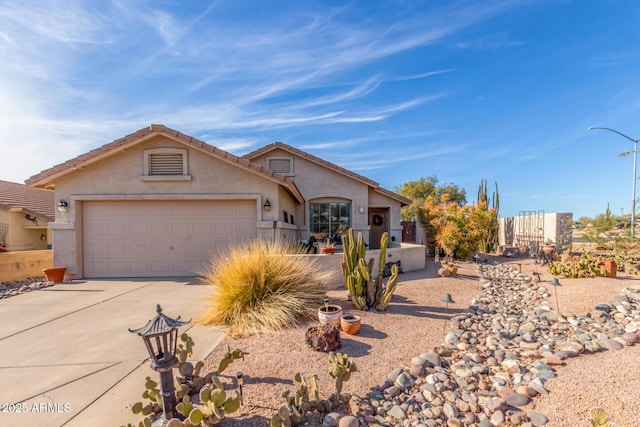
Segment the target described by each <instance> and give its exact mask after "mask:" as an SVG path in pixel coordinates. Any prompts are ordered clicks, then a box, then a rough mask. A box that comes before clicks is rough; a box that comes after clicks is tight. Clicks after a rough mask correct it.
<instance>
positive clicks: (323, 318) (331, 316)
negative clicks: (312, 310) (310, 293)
mask: <svg viewBox="0 0 640 427" xmlns="http://www.w3.org/2000/svg"><path fill="white" fill-rule="evenodd" d="M342 314H343V313H342V307H340V306H339V305H336V304H329V305H323V306H320V308H318V320H319V321H320V323H322V324H327V323H332V324H334V325H336V326H340V318H341V317H342Z"/></svg>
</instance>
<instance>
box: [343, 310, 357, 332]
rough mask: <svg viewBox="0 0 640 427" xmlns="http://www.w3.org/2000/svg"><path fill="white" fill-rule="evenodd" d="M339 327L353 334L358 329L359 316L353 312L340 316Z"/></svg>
mask: <svg viewBox="0 0 640 427" xmlns="http://www.w3.org/2000/svg"><path fill="white" fill-rule="evenodd" d="M340 327H341V328H342V330H343V331H344V332H345V333H347V334H349V335H355V334H357V333H358V331H359V330H360V316H356V315H355V314H345V315H343V316H342V317H341V318H340Z"/></svg>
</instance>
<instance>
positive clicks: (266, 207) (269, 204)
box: [262, 199, 271, 212]
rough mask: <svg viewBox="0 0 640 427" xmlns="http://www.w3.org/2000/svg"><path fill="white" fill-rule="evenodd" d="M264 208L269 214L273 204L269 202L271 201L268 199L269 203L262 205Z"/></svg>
mask: <svg viewBox="0 0 640 427" xmlns="http://www.w3.org/2000/svg"><path fill="white" fill-rule="evenodd" d="M262 208H263V209H264V211H265V212H269V211H270V210H271V202H270V201H269V199H267V201H266V202H264V205H262Z"/></svg>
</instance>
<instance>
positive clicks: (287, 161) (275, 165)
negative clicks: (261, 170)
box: [267, 157, 293, 175]
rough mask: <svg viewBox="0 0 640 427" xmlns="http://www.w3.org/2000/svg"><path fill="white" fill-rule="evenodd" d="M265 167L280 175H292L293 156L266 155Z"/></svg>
mask: <svg viewBox="0 0 640 427" xmlns="http://www.w3.org/2000/svg"><path fill="white" fill-rule="evenodd" d="M267 168H268V169H271V170H272V171H274V172H275V173H279V174H280V175H293V158H291V157H267Z"/></svg>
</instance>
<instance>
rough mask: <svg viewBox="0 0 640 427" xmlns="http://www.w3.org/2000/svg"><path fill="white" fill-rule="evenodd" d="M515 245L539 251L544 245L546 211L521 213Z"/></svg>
mask: <svg viewBox="0 0 640 427" xmlns="http://www.w3.org/2000/svg"><path fill="white" fill-rule="evenodd" d="M517 230H518V231H517V233H516V236H515V237H516V238H515V241H514V244H515V245H516V246H530V248H531V250H532V251H534V250H535V251H537V249H538V248H539V247H541V246H542V244H543V243H544V211H520V213H519V214H518V227H517Z"/></svg>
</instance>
